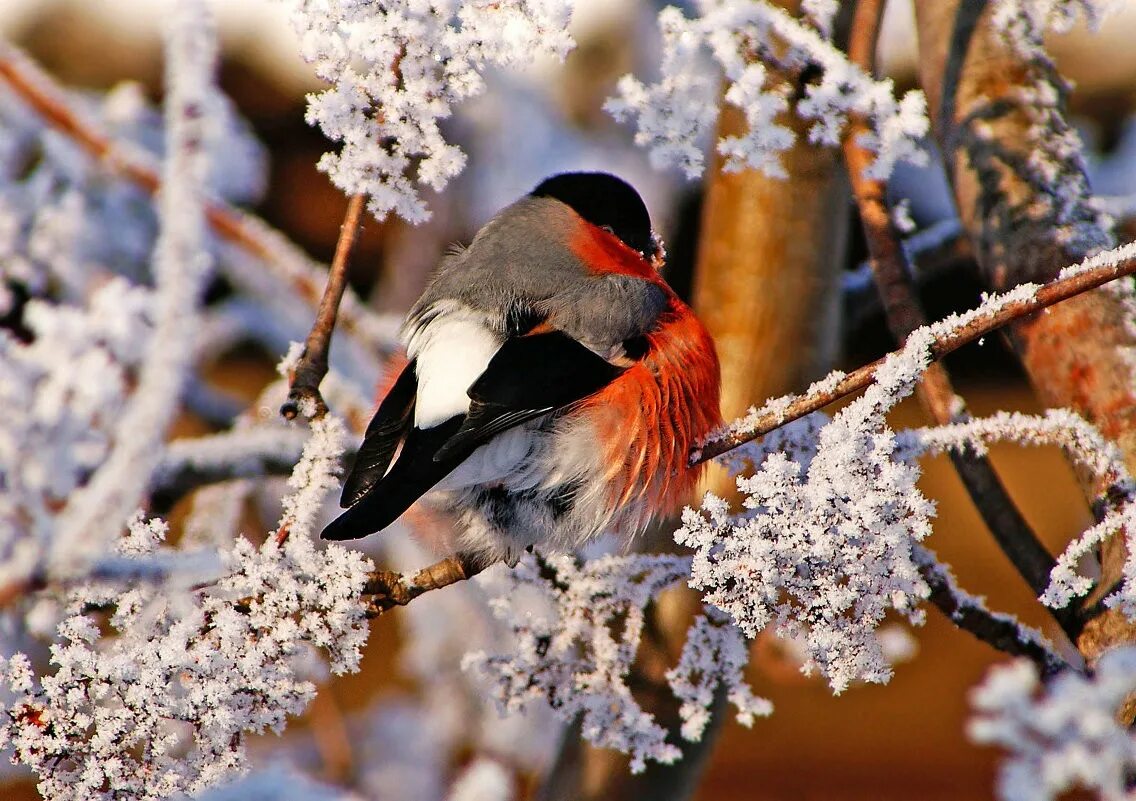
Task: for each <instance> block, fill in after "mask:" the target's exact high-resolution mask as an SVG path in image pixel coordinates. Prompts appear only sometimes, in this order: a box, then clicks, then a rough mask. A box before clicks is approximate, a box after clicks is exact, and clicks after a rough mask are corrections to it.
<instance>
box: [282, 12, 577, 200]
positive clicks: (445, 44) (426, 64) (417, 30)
mask: <svg viewBox="0 0 1136 801" xmlns="http://www.w3.org/2000/svg"><path fill="white" fill-rule="evenodd" d="M570 16H571V3H569V2H566V0H506V2H495V3H479V2H466V1H463V0H445V2H432V3H427V2H422V0H398V1H397V2H392V3H382V4H374V3H356V2H347V0H295V5H294V10H293V15H292V17H293V23H294V26H295V28H296V31H297V33H298V34H299V36H300V44H301V53H302V54H303V56H304V58H305V59H307V60H308V61H310V62H311V63H312V64H313V65H314V66H315V69H316V73H317V74H318V75H319V77H320V78H322V79H323V80H325V81H327V82H328V83H330V84H332V86H331V88H329V89H326V90H324V91H323V92H319V93H317V94H314V95H312V96H311V97H310V98H309V104H308V115H307V116H308V121H309V122H310V123H311V124H313V125H319V127H320V129H321V130H322V131H323V132H324V134H325V135H326V136H327V137H328V138H329V139H331V140H333V141H335V142H340V143H342V147H341V148H340V150H339V152H338V153H328V154H325V155H324V157H323V158H322V159H321V160H320V164H319V166H320V169H321V170H323V171H324V172H326V173H327V174H328V176H329V177H330V178H331V180H332V182H333V183H334V184H335V185H336V186H338V187H339V188H340V189H342V190H343V191H344V192H347V193H348V194H355V193H360V192H362V193H366V194H367V195H368V196H369V199H368V204H367V205H368V208H369V209H370V211H371V212H372V213H373V214H374V215H375V216H376V217H379V218H380V219H381V218H383V217H385V216H386V215H387V214H389V213H391V212H394V213H395V214H397V215H399V216H401V217H403V218H404V219H406V220H409V221H411V222H420V221H422V220H425V219H426V218H427V210H426V206H425V203H424V202H423V200H422V198H421V197H420V195H419V190H420V189H421V188H423V187H430V188H432V189H434V190H441V189H442V188H443V187H445V185H446V184H447V183H448V182H449V180H450V179H451V178H453V177H454V176H455V175H457V174H458V173H459V172H461V170H462V168H463V167H464V166H465V154H464V153H463V152H462V151H461V149H460V148H458V147H457V146H456V145H454V144H451V143H450V142H448V141H447V140H446V137H445V134H444V133H443V131H442V128H441V126H440V123H441V122H442V121H443V120H445V119H446V118H447V117H449V116H450V115H451V114H452V113H453V108H454V106H455V105H457V104H458V103H460V102H462V101H463V100H466V99H468V98H470V97H473V96H475V95H478V94H480V93H482V92H483V91H484V88H485V84H484V79H483V77H482V73H483V72H484V71H485V70H486V69H487V68H488V67H490V66H500V67H522V66H525V65H527V64H529V63H530V62H531V61H532V59H533V58H534V57H536V56H538V55H547V56H552V57H556V58H561V59H562V58H564V56H565V55H567V53H568V51H569V50H570V49H571V48H572V46H573V42H572V39H571V37H570V36H569V35H568V32H567V24H568V20H569V17H570Z"/></svg>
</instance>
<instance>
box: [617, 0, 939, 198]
mask: <svg viewBox="0 0 1136 801" xmlns="http://www.w3.org/2000/svg"><path fill="white" fill-rule="evenodd" d="M814 5H816V6H828V7H827V9H826V10H825V11H824V12H823V13H820V9H819V8H814V9H811V12H812V13H811V14H810V20H809V22H811V23H812V24H808V23H806V22H802V21H800V20H797V19H794V18H793V17H792V16H791V15H790V14H788V13H787V12H786V11H784V10H783V9H780V8H777V7H776V6H774V5H773V4H771V3H768V2H766V1H765V0H752V1H751V2H739V1H738V0H703V2H700V3H699V4H698V8H699V11H700V16H698V17H697V18H694V19H688V18H687V17H685V16H683V14H682V12H681V11H680V10H679V9H677V8H675V7H668V8H666V9H664V10H663V11H662V12H660V14H659V27H660V29H661V31H662V35H663V55H662V77H661V78H660V80H659V81H658V82H657V83H654V84H651V85H646V84H643V83H642V82H640V81H639V80H637V79H635V78H633V77H631V76H626V77H624V78H623V79H622V80H621V81H620V82H619V94H618V96H617V97H616V98H613V99H612V100H610V101H608V105H607V108H608V110H609V111H610V112H612V113H613V114H614V115H615V116H616V117H617V118H620V119H633V120H634V121H635V122H636V125H637V127H638V132H637V133H636V135H635V141H636V143H637V144H639V145H642V146H644V147H646V148H648V149H649V151H650V154H651V160H652V162H653V163H655V164H656V165H657V166H676V167H679V168H681V169H682V170H683V171H684V172H685V173H686V174H687V176H689V177H694V176H697V175H698V174H700V173H701V172H702V166H703V155H702V146H703V141H704V140H705V138H706V136H707V135H708V134H709V132H710V130H711V128H712V126H713V124H714V120H715V119H716V117H717V113H718V112H717V104H718V99H719V91H718V85H719V78H718V74H717V73H718V71H719V70H720V71H721V73H722V75H724V77H725V82H726V90H725V96H724V97H725V102H726V103H729V104H731V105H733V106H736V107H737V108H739V109H740V110H741V111H742V112H743V113H744V114H745V117H746V122H747V123H748V125H749V130H748V131H747V132H746V133H745V134H744V135H742V136H728V137H725V138H723V139H722V140H720V141H719V142H717V143H716V147H717V150H718V152H719V153H720V154H721V155H722V156H724V157H725V164H724V167H723V169H725V170H727V171H738V170H744V169H760V170H764V171H765V172H766V173H768V174H769V175H773V176H783V175H784V170H783V168H782V166H781V163H780V159H779V156H780V154H781V153H782V152H783V151H784V150H786V149H787V148H788V147H789V145H790V144H791V143H792V141H793V136H794V135H793V132H792V130H791V129H789V128H787V127H786V126H784V125H782V124H780V123H779V122H778V121H777V117H778V115H780V114H782V113H783V112H785V111H787V110H789V107H790V100H789V91H788V88H787V87H786V86H783V85H778V84H775V83H774V82H773V81H771V79H770V75H769V71H768V70H767V68H766V65H767V64H768V65H771V66H777V67H783V68H787V69H791V70H797V71H799V70H802V69H804V68H805V67H806V66H809V67H814V68H818V70H819V79H818V80H817V81H816V82H815V83H814V82H810V83H808V84H806V85H805V86H804V87H803V91H804V96H803V97H802V98H801V99H800V100H798V101H796V102H795V103H794V104H793V105H794V108H793V111H795V113H796V114H798V115H799V116H800V117H801V118H802V119H803V120H806V121H808V122H810V123H811V126H810V128H809V132H808V137H809V141H810V142H812V143H814V144H823V145H830V146H835V145H837V144H839V142H840V136H841V132H842V131H843V130H844V129H845V126H846V125H847V122H848V118H849V116H850V115H852V114H858V115H861V116H862V117H863V118H865V119H866V120H868V121H869V123H870V127H871V131H870V133H868V134H867V135H866V136H865V137H864V142H865V144H866V146H867V147H869V148H870V149H871V150H872V152H873V153H874V154H875V158H874V160H873V161H872V162H871V164H870V165H869V167H868V169H869V173H870V174H871V176H872V177H879V178H882V177H886V176H887V175H888V174H889V173H890V172H891V171H892V169H893V168H894V166H895V164H896V163H897V162H898V161H900V160H906V161H911V162H914V163H923V162H924V161H925V160H926V154H925V153H924V152H923V151H922V150H921V149H920V147H919V144H918V140H919V139H920V138H921V137H923V136H924V135H925V134H926V133H927V129H928V120H927V115H926V104H925V102H924V99H923V95H922V94H921V93H920V92H908V93H907V94H905V95H904V96H903V97H902V98H901V99H899V100H896V98H895V92H894V87H893V85H892V83H891V81H890V80H888V81H876V80H874V79H872V78H871V77H870V76H869V75H868V74H867V73H866V72H865V71H864V70H862V69H860V68H859V67H857V66H855V65H853V64H852V63H851V62H849V60H848V58H847V56H846V55H845V54H844V53H843V52H841V51H840V50H839V49H838V48H837V47H836V46H834V45H833V44H832V42H830V41H829V40H828V39H827V38H825V35H824V34H823V31H824V30H825V29H826V28H830V27H831V19H832V13H833V11H834V5H832V4H814ZM818 20H819V25H817V22H818ZM826 20H827V22H826ZM814 25H817V27H814ZM818 27H819V28H820V30H818ZM711 60H712V63H713V66H710V62H711Z"/></svg>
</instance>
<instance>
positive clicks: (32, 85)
mask: <svg viewBox="0 0 1136 801" xmlns="http://www.w3.org/2000/svg"><path fill="white" fill-rule="evenodd" d="M0 81H3V82H4V83H5V84H6V85H7V87H8V88H9V89H11V90H12V92H14V93H15V95H16V96H17V97H19V98H20V99H21V100H22V101H23V102H25V103H27V104H28V106H30V107H31V108H32V109H33V110H34V111H35V112H36V113H37V114H39V115H40V116H41V117H42V118H43V120H44V121H45V122H46V123H47V124H48V125H50V126H51V127H52V128H54V129H55V130H56V131H58V132H59V133H61V134H63V135H64V136H66V137H67V138H68V139H70V140H71V141H72V142H74V143H75V144H77V145H78V146H79V147H80V148H82V149H83V150H84V151H86V152H87V154H88V155H90V156H91V157H92V158H93V159H95V160H97V161H100V162H102V163H103V164H104V165H106V167H107V168H108V169H109V170H110V171H111V172H112V173H114V174H116V175H118V176H120V177H121V178H123V179H125V180H127V181H129V182H131V183H133V184H135V185H136V186H138V187H140V188H141V189H143V190H144V191H146V192H147V193H149V194H150V195H151V196H153V195H157V194H158V192H159V191H160V190H161V189H162V181H161V178H160V177H159V175H158V171H157V170H156V169H155V167H154V166H153V165H151V164H149V163H147V162H146V161H145V159H144V158H143V157H142V156H140V155H139V154H138V153H137V152H135V151H131V150H128V149H127V148H124V147H122V146H120V145H119V144H117V143H115V142H114V141H113V140H112V139H111V138H110V137H109V136H108V135H107V134H106V133H105V132H104V131H103V130H102V129H101V128H100V126H99V125H98V123H96V122H94V121H93V120H90V119H87V118H85V117H84V116H82V115H81V114H80V113H78V112H76V111H75V110H74V109H73V108H72V107H71V106H70V104H69V101H68V98H67V95H66V93H65V91H64V90H63V89H62V88H61V87H60V86H59V85H58V84H56V83H55V81H53V80H52V79H51V77H49V76H48V75H47V74H46V73H44V72H43V70H41V69H39V67H37V66H36V65H35V64H34V63H33V62H32V61H31V59H29V58H28V57H27V56H26V55H24V54H23V53H22V52H20V50H19V49H17V48H16V47H13V46H12V45H10V44H6V43H3V42H0ZM205 220H206V223H207V224H208V225H209V227H210V228H211V229H212V230H213V232H214V233H215V234H216V235H217V236H218V237H220V238H221V239H222V240H224V241H225V242H228V243H229V244H231V245H233V246H235V247H237V248H239V249H241V250H242V251H244V252H246V253H248V254H250V255H252V256H254V257H255V258H257V259H259V260H260V261H262V262H263V263H264V265H265V267H266V268H267V269H268V270H270V271H271V272H272V273H274V274H275V275H276V277H277V278H278V279H279V280H280V283H281V284H282V285H283V286H286V287H287V288H288V290H289V291H291V292H293V293H295V294H296V296H298V297H299V298H300V299H301V300H303V301H304V302H305V303H307V304H308V305H310V306H312V307H313V308H314V307H315V306H316V304H317V302H318V301H319V298H320V297H321V289H322V287H323V284H324V277H325V271H324V269H323V268H322V266H320V265H318V264H316V263H315V262H313V261H312V260H311V259H309V258H308V257H307V256H306V255H305V254H303V253H302V252H301V251H300V250H299V249H298V248H297V247H296V246H295V245H293V244H292V243H291V242H289V241H288V239H286V238H285V237H284V236H282V235H280V233H279V232H277V231H274V230H273V229H271V228H270V227H269V226H268V225H266V224H265V223H264V222H263V221H262V220H259V219H257V218H256V217H254V216H252V215H250V214H248V213H246V212H243V211H240V210H238V209H235V208H233V207H232V206H230V205H228V204H226V203H223V202H221V201H217V200H209V201H207V202H206V204H205ZM340 326H341V327H342V329H343V330H344V331H345V332H347V333H348V334H350V335H352V336H356V337H358V338H359V339H360V340H362V341H363V342H364V343H367V344H369V345H371V346H373V347H375V348H378V349H382V344H383V342H384V341H385V337H384V336H383V335H382V333H381V332H382V331H383V330H384V328H385V326H384V325H383V323H382V322H381V321H380V320H379V318H378V315H376V314H375V313H374V312H373V311H371V310H370V309H368V308H367V307H366V306H365V305H364V304H363V303H362V301H360V300H359V298H358V297H357V296H356V295H355V293H354V292H348V293H347V295H346V297H345V299H344V303H343V308H342V309H341V310H340Z"/></svg>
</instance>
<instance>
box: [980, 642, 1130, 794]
mask: <svg viewBox="0 0 1136 801" xmlns="http://www.w3.org/2000/svg"><path fill="white" fill-rule="evenodd" d="M1133 691H1136V649H1133V648H1120V649H1117V650H1115V651H1111V652H1109V653H1106V654H1105V655H1104V656H1102V657H1101V659H1100V661H1099V662H1098V664H1097V668H1096V671H1095V673H1094V674H1093V675H1092V676H1091V677H1085V676H1081V675H1079V674H1077V673H1063V674H1062V675H1059V676H1057V677H1056V678H1054V679H1052V680H1051V681H1050V682H1048V684H1045V685H1043V684H1042V682H1041V681H1040V679H1039V677H1038V672H1037V669H1036V667H1035V666H1034V665H1032V664H1031V663H1029V662H1027V661H1025V660H1018V661H1016V662H1013V663H1011V664H1008V665H1000V666H998V667H995V668H994V669H993V670H991V672H990V674H989V675H988V676H987V677H986V679H985V681H984V682H983V683H982V684H981V685H980V686H979V687H978V688H977V689H976V690H975V691H974V693H973V694H972V696H971V702H972V704H973V706H974V708H975V711H976V712H977V716H976V717H975V718H974V719H973V720H972V721H971V722H970V726H969V733H970V737H971V739H973V740H974V741H976V742H979V743H987V744H991V745H998V746H1001V747H1002V748H1005V749H1006V750H1007V751H1008V752H1009V757H1008V758H1007V759H1006V760H1005V761H1004V762H1003V764H1002V767H1001V769H1000V771H999V777H998V797H999V798H1001V799H1003V801H1056V799H1058V798H1064V797H1066V794H1067V793H1068V792H1070V791H1076V792H1078V793H1081V792H1088V793H1091V794H1092V795H1093V796H1094V797H1100V798H1103V799H1110V801H1122V799H1130V798H1132V793H1131V785H1130V780H1131V776H1132V775H1133V773H1134V772H1136V737H1134V736H1133V733H1132V732H1131V731H1129V730H1127V729H1126V728H1125V727H1124V726H1123V725H1122V724H1121V723H1120V722H1119V721H1117V719H1116V717H1115V712H1116V710H1117V709H1118V708H1119V707H1120V706H1121V704H1122V703H1124V701H1125V699H1126V698H1128V697H1129V695H1130V694H1131V693H1132V692H1133ZM1098 794H1099V795H1098Z"/></svg>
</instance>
